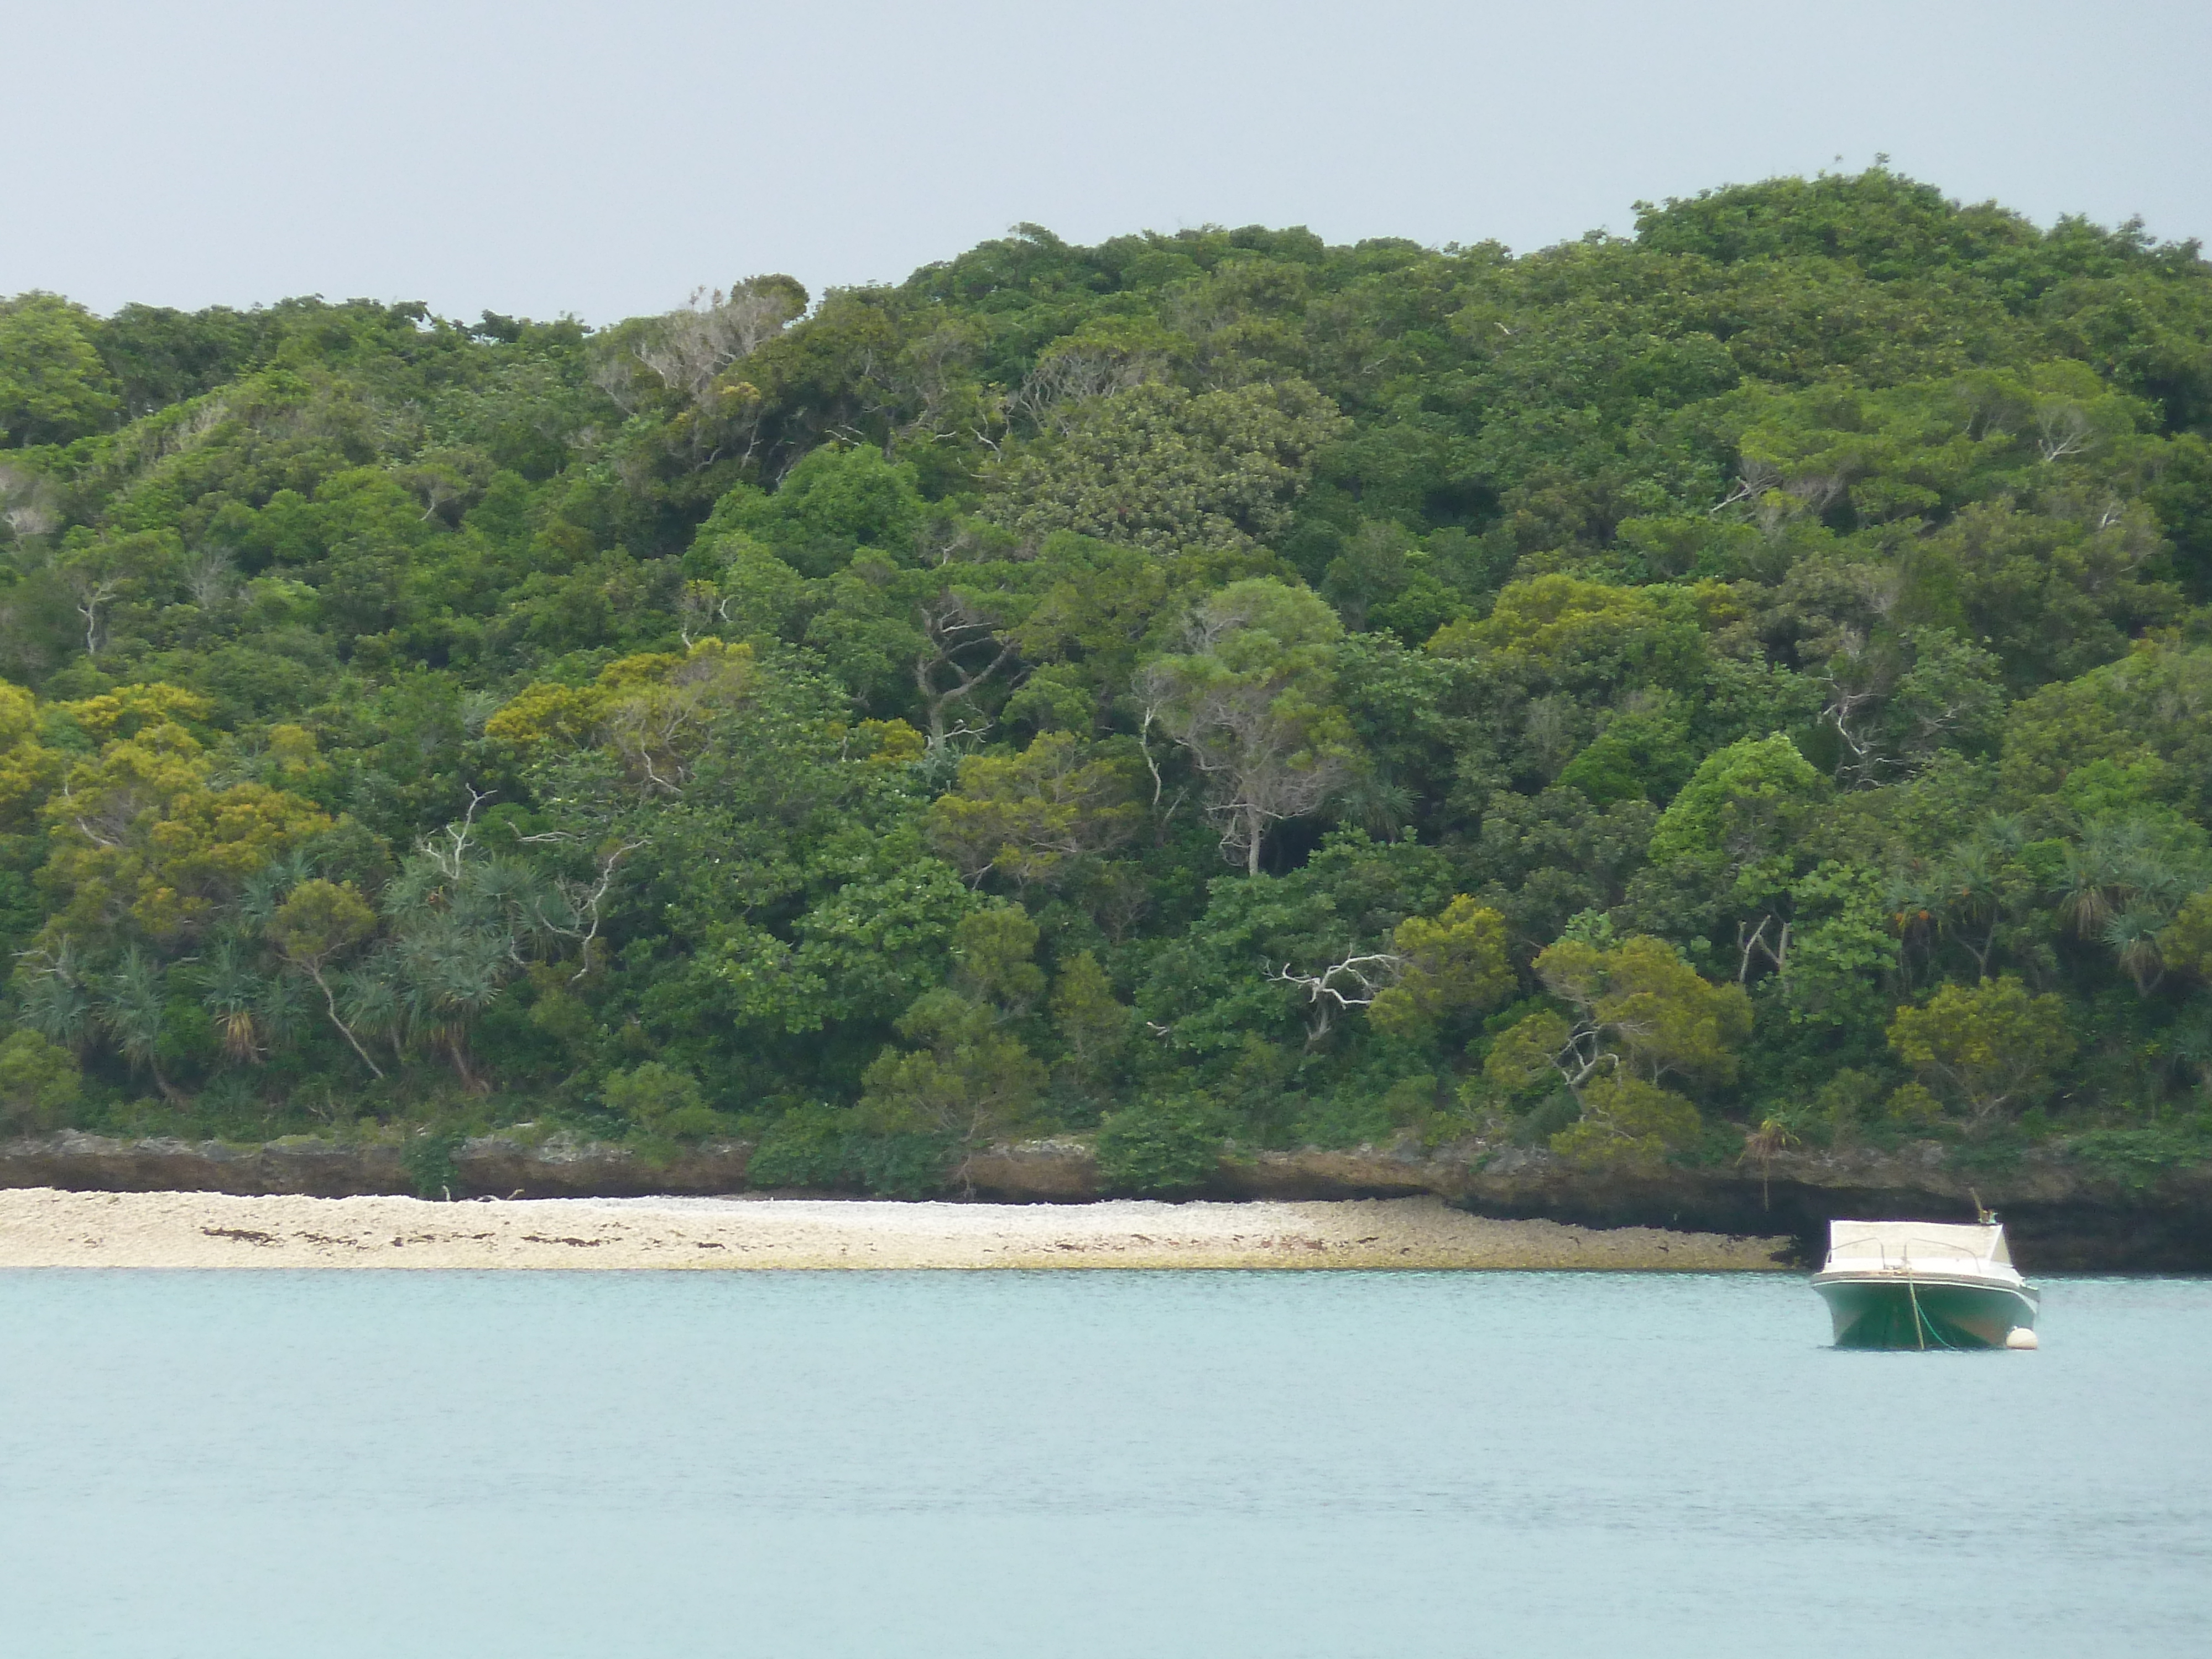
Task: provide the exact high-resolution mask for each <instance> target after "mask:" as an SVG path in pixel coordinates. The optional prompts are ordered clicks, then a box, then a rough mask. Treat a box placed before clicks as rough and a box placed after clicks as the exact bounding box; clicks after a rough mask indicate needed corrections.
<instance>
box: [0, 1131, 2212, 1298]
mask: <svg viewBox="0 0 2212 1659" xmlns="http://www.w3.org/2000/svg"><path fill="white" fill-rule="evenodd" d="M750 1152H751V1148H750V1146H748V1145H746V1144H745V1143H744V1142H736V1141H732V1142H720V1143H710V1144H708V1145H707V1146H701V1147H697V1148H695V1149H691V1150H689V1151H687V1152H684V1154H683V1155H681V1156H679V1157H678V1158H675V1159H674V1160H673V1161H671V1162H667V1163H655V1162H652V1161H648V1160H647V1159H645V1158H641V1157H640V1156H639V1155H638V1154H637V1153H635V1152H633V1151H631V1150H630V1149H629V1148H627V1147H623V1146H611V1145H607V1144H605V1143H599V1142H592V1141H586V1140H581V1139H575V1138H574V1137H569V1136H564V1135H551V1136H548V1137H545V1138H544V1139H530V1138H526V1137H522V1136H513V1135H488V1136H483V1137H480V1138H477V1139H471V1140H466V1141H464V1142H462V1143H460V1144H459V1145H458V1146H454V1147H453V1149H452V1152H451V1158H450V1162H451V1169H452V1174H453V1179H452V1181H451V1182H449V1183H441V1192H440V1193H439V1194H434V1195H443V1194H445V1193H450V1195H451V1196H453V1197H454V1198H457V1199H459V1198H478V1197H495V1198H510V1197H513V1198H528V1199H539V1198H623V1197H645V1196H649V1195H655V1194H661V1195H675V1196H684V1195H692V1196H713V1195H722V1194H738V1193H744V1192H745V1191H747V1190H748V1188H747V1187H746V1182H745V1170H746V1164H747V1162H748V1160H749V1158H750ZM421 1186H422V1180H421V1178H420V1177H419V1176H418V1174H417V1173H416V1172H415V1171H414V1170H410V1164H409V1159H408V1157H407V1148H406V1146H404V1144H402V1143H400V1142H398V1141H391V1140H385V1141H345V1140H336V1139H308V1138H299V1139H287V1140H278V1141H271V1142H269V1143H266V1144H262V1145H233V1144H230V1143H227V1142H221V1141H197V1142H187V1141H183V1140H170V1139H138V1140H122V1139H109V1138H106V1137H102V1136H99V1135H92V1134H85V1133H77V1132H71V1131H64V1132H63V1133H58V1134H52V1135H46V1136H42V1137H38V1138H35V1139H19V1140H15V1141H12V1142H7V1143H0V1188H33V1187H42V1188H59V1189H63V1190H66V1191H76V1192H135V1193H152V1192H201V1193H229V1194H298V1195H302V1196H313V1197H322V1198H341V1197H354V1196H368V1195H373V1194H414V1193H416V1192H417V1191H418V1189H419V1188H421ZM1977 1192H1978V1194H1979V1197H1980V1200H1981V1201H1982V1202H1983V1203H1984V1204H1985V1205H1987V1206H1990V1208H1993V1209H1996V1210H1998V1211H2000V1212H2002V1214H2003V1216H2004V1218H2005V1220H2006V1223H2007V1225H2008V1229H2009V1231H2010V1233H2011V1236H2012V1238H2013V1240H2014V1247H2015V1255H2017V1256H2018V1257H2019V1259H2020V1260H2021V1262H2022V1263H2023V1265H2024V1266H2026V1267H2028V1268H2029V1270H2030V1271H2033V1272H2041V1273H2081V1272H2130V1273H2144V1272H2159V1273H2203V1272H2212V1167H2199V1168H2197V1169H2193V1170H2183V1171H2179V1172H2174V1173H2170V1174H2168V1175H2166V1176H2163V1177H2162V1178H2160V1179H2159V1180H2157V1181H2155V1182H2148V1183H2144V1184H2133V1185H2131V1184H2130V1183H2127V1182H2121V1181H2119V1180H2117V1179H2113V1178H2111V1177H2108V1176H2098V1175H2094V1174H2093V1173H2091V1172H2088V1171H2085V1170H2082V1169H2081V1168H2080V1167H2078V1166H2076V1165H2073V1164H2068V1163H2066V1162H2065V1161H2063V1160H2062V1159H2060V1158H2056V1157H2052V1156H2048V1155H2042V1154H2033V1155H2030V1156H2028V1157H2027V1158H2022V1159H2021V1160H2019V1161H2018V1162H2017V1163H2016V1164H2013V1165H2011V1166H2009V1167H2007V1168H2003V1169H2000V1170H1988V1169H1973V1170H1969V1169H1964V1168H1961V1167H1960V1166H1959V1165H1958V1164H1957V1163H1956V1162H1955V1161H1954V1159H1953V1158H1951V1157H1950V1156H1949V1153H1948V1149H1947V1148H1946V1147H1944V1146H1942V1145H1941V1144H1939V1143H1936V1142H1924V1143H1919V1144H1917V1145H1914V1146H1908V1147H1905V1148H1904V1149H1902V1150H1899V1151H1897V1152H1880V1151H1876V1150H1874V1149H1871V1148H1855V1149H1850V1150H1844V1151H1835V1152H1811V1151H1804V1150H1797V1149H1792V1150H1789V1151H1784V1152H1778V1153H1777V1154H1776V1155H1775V1156H1774V1157H1773V1158H1770V1159H1768V1160H1766V1161H1765V1163H1764V1164H1760V1163H1758V1162H1756V1161H1751V1162H1747V1163H1745V1164H1734V1165H1727V1166H1723V1167H1719V1168H1709V1169H1699V1170H1690V1169H1679V1168H1673V1167H1668V1168H1662V1169H1658V1170H1647V1171H1602V1172H1592V1171H1588V1170H1578V1169H1576V1168H1574V1167H1573V1166H1571V1165H1570V1164H1565V1162H1563V1161H1562V1160H1560V1159H1559V1158H1554V1157H1553V1156H1552V1155H1551V1154H1550V1153H1549V1152H1544V1151H1541V1150H1531V1149H1526V1148H1506V1149H1502V1150H1501V1149H1498V1148H1494V1147H1487V1146H1481V1145H1480V1144H1479V1143H1468V1144H1462V1145H1460V1146H1445V1147H1441V1148H1436V1149H1427V1150H1425V1149H1423V1148H1421V1147H1419V1146H1416V1145H1412V1144H1404V1145H1400V1146H1391V1147H1381V1148H1377V1147H1362V1148H1358V1149H1356V1150H1352V1151H1343V1152H1330V1151H1322V1150H1318V1149H1308V1150H1306V1151H1303V1152H1260V1153H1255V1154H1249V1155H1245V1156H1241V1157H1231V1158H1225V1159H1224V1160H1223V1162H1222V1164H1221V1166H1220V1169H1219V1170H1218V1173H1217V1176H1216V1177H1215V1179H1214V1181H1213V1182H1212V1183H1211V1184H1210V1185H1209V1187H1208V1188H1207V1189H1206V1191H1205V1192H1203V1193H1202V1194H1199V1196H1200V1197H1202V1198H1206V1199H1210V1200H1269V1201H1275V1202H1310V1201H1315V1200H1347V1199H1375V1198H1410V1197H1431V1196H1432V1197H1437V1198H1441V1199H1443V1200H1446V1201H1447V1202H1448V1203H1449V1204H1451V1205H1452V1206H1455V1207H1457V1208H1459V1209H1462V1210H1465V1211H1467V1212H1471V1213H1473V1214H1474V1215H1478V1216H1484V1217H1489V1218H1495V1219H1501V1220H1545V1221H1553V1222H1559V1223H1563V1224H1566V1225H1574V1226H1580V1227H1587V1228H1599V1229H1607V1228H1625V1227H1656V1228H1666V1229H1671V1230H1676V1231H1684V1232H1697V1233H1711V1234H1722V1235H1730V1236H1735V1237H1775V1236H1782V1237H1788V1238H1790V1239H1791V1240H1793V1241H1795V1249H1796V1255H1797V1257H1798V1259H1800V1260H1804V1259H1808V1257H1809V1256H1810V1255H1812V1254H1813V1253H1814V1252H1815V1251H1816V1250H1817V1249H1819V1247H1820V1240H1821V1238H1822V1237H1823V1236H1824V1234H1825V1231H1826V1223H1827V1221H1828V1220H1829V1218H1832V1217H1835V1216H1841V1215H1849V1216H1861V1217H1868V1218H1905V1217H1919V1218H1929V1219H1957V1220H1965V1219H1967V1218H1970V1217H1971V1215H1972V1206H1973V1202H1974V1197H1973V1195H1974V1194H1976V1193H1977ZM956 1195H957V1196H958V1197H963V1198H968V1199H974V1200H995V1201H998V1202H1001V1203H1024V1204H1036V1203H1049V1204H1082V1203H1088V1202H1091V1201H1093V1200H1098V1199H1100V1198H1102V1197H1104V1196H1106V1194H1104V1192H1103V1189H1102V1184H1101V1182H1100V1180H1099V1176H1098V1169H1097V1160H1096V1158H1094V1157H1093V1155H1092V1153H1091V1149H1090V1147H1089V1146H1086V1145H1085V1144H1084V1143H1083V1142H1081V1141H1080V1140H1077V1139H1051V1140H1038V1141H1028V1142H1023V1143H1020V1144H1017V1145H1012V1146H999V1147H994V1148H991V1149H989V1150H988V1151H986V1152H980V1153H977V1154H975V1156H974V1157H972V1158H969V1160H968V1161H967V1163H966V1164H965V1165H964V1166H963V1170H962V1171H961V1181H960V1183H959V1187H958V1190H957V1194H956Z"/></svg>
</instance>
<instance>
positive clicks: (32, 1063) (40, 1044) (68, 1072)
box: [0, 1031, 84, 1133]
mask: <svg viewBox="0 0 2212 1659" xmlns="http://www.w3.org/2000/svg"><path fill="white" fill-rule="evenodd" d="M83 1091H84V1078H83V1075H82V1073H81V1072H80V1071H79V1070H78V1068H77V1063H76V1055H75V1054H71V1053H70V1051H69V1050H68V1049H66V1048H62V1047H60V1046H59V1045H58V1044H57V1043H53V1042H48V1041H47V1040H46V1038H45V1037H43V1036H40V1035H39V1034H38V1033H37V1032H36V1031H10V1032H9V1034H8V1036H6V1037H5V1038H0V1123H5V1124H6V1125H7V1126H8V1127H9V1128H11V1129H15V1130H17V1131H19V1132H26V1133H36V1132H37V1131H39V1130H41V1129H49V1128H52V1127H53V1126H54V1125H55V1124H56V1123H58V1122H59V1121H61V1119H62V1117H63V1116H64V1115H65V1114H66V1113H67V1112H68V1111H69V1109H70V1107H72V1106H74V1105H76V1102H77V1097H78V1096H79V1095H81V1094H82V1092H83Z"/></svg>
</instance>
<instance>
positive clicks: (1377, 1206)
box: [0, 1188, 1787, 1272]
mask: <svg viewBox="0 0 2212 1659" xmlns="http://www.w3.org/2000/svg"><path fill="white" fill-rule="evenodd" d="M1786 1243H1787V1241H1786V1240H1783V1239H1779V1238H1730V1237H1723V1236H1721V1235H1719V1234H1714V1233H1682V1232H1669V1231H1664V1230H1662V1229H1657V1228H1649V1227H1625V1228H1618V1229H1610V1230H1601V1229H1595V1228H1583V1227H1570V1226H1563V1225H1559V1224H1558V1223H1555V1222H1549V1221H1492V1220H1486V1219H1483V1218H1480V1217H1476V1216H1471V1215H1468V1214H1466V1213H1465V1212H1462V1211H1458V1210H1455V1209H1452V1208H1450V1207H1449V1206H1447V1205H1445V1204H1444V1203H1443V1201H1442V1200H1438V1199H1434V1198H1401V1199H1375V1200H1346V1201H1336V1202H1327V1203H1310V1204H1280V1203H1188V1204H1167V1203H1158V1202H1150V1201H1139V1200H1117V1201H1112V1202H1104V1203H1096V1204H957V1203H896V1202H884V1201H877V1200H834V1199H783V1198H751V1197H747V1198H633V1199H534V1200H533V1199H525V1200H482V1199H479V1200H463V1201H460V1202H455V1203H435V1202H425V1201H423V1200H418V1199H411V1198H390V1197H375V1198H298V1197H284V1196H279V1197H251V1198H242V1197H234V1196H231V1195H229V1194H221V1193H78V1192H58V1191H55V1190H53V1189H52V1188H22V1189H15V1190H9V1191H0V1267H396V1268H406V1267H417V1268H429V1267H445V1268H455V1267H464V1268H473V1267H555V1268H561V1267H567V1268H577V1267H589V1268H601V1269H607V1268H732V1267H736V1268H747V1267H750V1268H769V1267H781V1268H831V1267H858V1268H883V1267H908V1268H914V1267H945V1268H975V1267H1020V1268H1038V1267H1291V1268H1298V1267H1304V1268H1313V1267H1428V1268H1437V1267H1455V1268H1560V1267H1567V1268H1590V1269H1624V1268H1647V1269H1648V1268H1660V1269H1671V1270H1674V1271H1702V1272H1711V1271H1716V1270H1722V1271H1727V1270H1750V1271H1757V1270H1762V1269H1771V1268H1774V1267H1777V1266H1778V1265H1779V1263H1778V1260H1777V1256H1778V1253H1779V1252H1781V1251H1782V1250H1783V1249H1784V1247H1785V1245H1786Z"/></svg>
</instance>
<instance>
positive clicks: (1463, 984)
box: [1367, 893, 1515, 1042]
mask: <svg viewBox="0 0 2212 1659" xmlns="http://www.w3.org/2000/svg"><path fill="white" fill-rule="evenodd" d="M1391 943H1392V945H1393V946H1394V947H1395V953H1396V955H1397V956H1398V957H1399V958H1400V961H1401V964H1402V965H1401V968H1400V969H1399V972H1398V978H1397V981H1396V982H1395V984H1391V985H1389V986H1386V987H1383V989H1382V990H1381V991H1379V992H1378V993H1376V997H1375V1000H1374V1001H1373V1002H1371V1003H1370V1004H1369V1005H1368V1008H1367V1018H1368V1020H1369V1021H1370V1023H1371V1024H1373V1025H1375V1026H1376V1029H1377V1030H1383V1031H1388V1032H1389V1033H1390V1034H1391V1035H1392V1036H1399V1037H1404V1038H1407V1039H1408V1040H1410V1041H1414V1042H1419V1041H1421V1040H1423V1039H1424V1038H1425V1037H1427V1036H1429V1035H1430V1034H1431V1033H1432V1032H1433V1031H1435V1030H1436V1029H1437V1027H1438V1026H1440V1025H1443V1024H1446V1023H1447V1022H1449V1021H1450V1020H1452V1019H1454V1018H1463V1017H1465V1016H1466V1015H1468V1014H1471V1013H1474V1012H1478V1011H1480V1010H1481V1009H1485V1008H1488V1007H1491V1006H1494V1005H1495V1004H1497V1003H1498V1001H1500V1000H1503V999H1504V996H1505V994H1507V993H1508V992H1509V991H1510V990H1511V989H1512V988H1513V985H1514V978H1515V975H1514V973H1513V967H1512V964H1511V963H1510V962H1509V961H1508V960H1507V958H1506V939H1505V918H1504V916H1502V915H1499V914H1498V912H1497V911H1495V910H1492V909H1491V908H1488V907H1487V906H1486V905H1480V904H1477V903H1476V902H1474V900H1473V899H1471V898H1469V897H1468V896H1467V895H1466V894H1464V893H1461V894H1456V895H1455V896H1453V899H1452V902H1450V903H1449V904H1448V905H1446V906H1445V907H1444V908H1443V912H1442V913H1441V914H1440V915H1437V916H1434V917H1429V916H1408V917H1407V918H1406V920H1405V921H1401V922H1400V923H1399V924H1398V927H1397V932H1396V933H1395V934H1394V935H1393V937H1392V940H1391Z"/></svg>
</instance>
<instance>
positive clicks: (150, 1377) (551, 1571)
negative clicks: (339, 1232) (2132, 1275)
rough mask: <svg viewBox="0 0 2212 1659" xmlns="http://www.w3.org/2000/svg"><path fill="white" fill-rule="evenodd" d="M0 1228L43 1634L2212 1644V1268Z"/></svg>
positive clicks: (560, 1643) (5, 1329)
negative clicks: (1921, 1303) (1233, 1265)
mask: <svg viewBox="0 0 2212 1659" xmlns="http://www.w3.org/2000/svg"><path fill="white" fill-rule="evenodd" d="M2043 1324H2044V1329H2045V1343H2046V1346H2045V1347H2044V1349H2043V1350H2042V1351H2041V1352H2039V1353H2032V1354H2007V1353H1990V1354H1973V1355H1949V1354H1929V1355H1925V1356H1923V1355H1912V1354H1847V1353H1838V1352H1832V1351H1831V1350H1830V1349H1828V1348H1827V1347H1826V1346H1824V1344H1825V1342H1826V1318H1825V1315H1824V1314H1823V1312H1822V1310H1821V1309H1820V1304H1819V1302H1818V1299H1817V1298H1816V1297H1814V1295H1813V1294H1812V1292H1811V1291H1809V1290H1808V1289H1807V1288H1806V1286H1805V1284H1804V1282H1803V1280H1802V1279H1798V1278H1796V1277H1790V1278H1747V1277H1681V1278H1674V1277H1660V1276H1631V1275H1603V1276H1598V1275H1573V1274H1545V1273H1525V1274H1521V1273H1515V1274H1480V1273H1466V1274H1442V1273H1438V1274H1362V1273H1064V1274H1026V1273H899V1274H891V1273H885V1274H867V1273H791V1274H781V1273H696V1274H674V1273H669V1274H651V1273H607V1274H599V1273H578V1274H565V1273H228V1274H226V1273H81V1272H44V1273H0V1483H3V1484H0V1652H4V1653H5V1654H7V1655H9V1656H11V1659H12V1656H21V1659H80V1656H84V1659H106V1656H111V1655H112V1656H118V1659H121V1656H128V1659H203V1656H204V1659H354V1656H362V1659H368V1656H374V1659H444V1656H468V1659H505V1656H518V1659H565V1656H570V1655H574V1656H586V1655H588V1656H593V1659H690V1656H708V1655H712V1656H725V1655H727V1656H747V1659H750V1656H761V1659H843V1656H856V1659H857V1656H866V1659H939V1656H942V1659H988V1656H1000V1655H1021V1656H1036V1659H1089V1656H1094V1655H1095V1656H1114V1659H1139V1656H1141V1659H1177V1656H1183V1655H1190V1656H1204V1659H1242V1656H1252V1659H1299V1656H1308V1655H1312V1656H1325V1659H1364V1656H1370V1655H1373V1656H1401V1655H1405V1656H1412V1655H1419V1656H1458V1655H1499V1656H1527V1655H1550V1654H1561V1655H1583V1654H1588V1655H1605V1656H1642V1655H1671V1654H1696V1655H1699V1656H1711V1655H1738V1654H1741V1655H1760V1656H1765V1655H1768V1654H1789V1655H1821V1654H1838V1655H1841V1654H1850V1655H1853V1656H1863V1655H1866V1654H1868V1653H1880V1654H1883V1655H1919V1654H1927V1655H1937V1654H1943V1655H1950V1654H1955V1653H1960V1652H1978V1653H1988V1654H1991V1655H2002V1656H2005V1659H2019V1656H2031V1655H2043V1654H2063V1655H2087V1654H2115V1653H2123V1652H2124V1653H2129V1654H2133V1655H2146V1654H2189V1655H2192V1656H2195V1655H2201V1654H2203V1653H2205V1652H2206V1651H2208V1650H2212V1283H2206V1282H2202V1281H2177V1280H2132V1281H2122V1280H2093V1279H2082V1280H2070V1281H2066V1280H2062V1281H2057V1282H2054V1283H2052V1284H2050V1285H2047V1286H2046V1288H2045V1304H2044V1319H2043Z"/></svg>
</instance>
